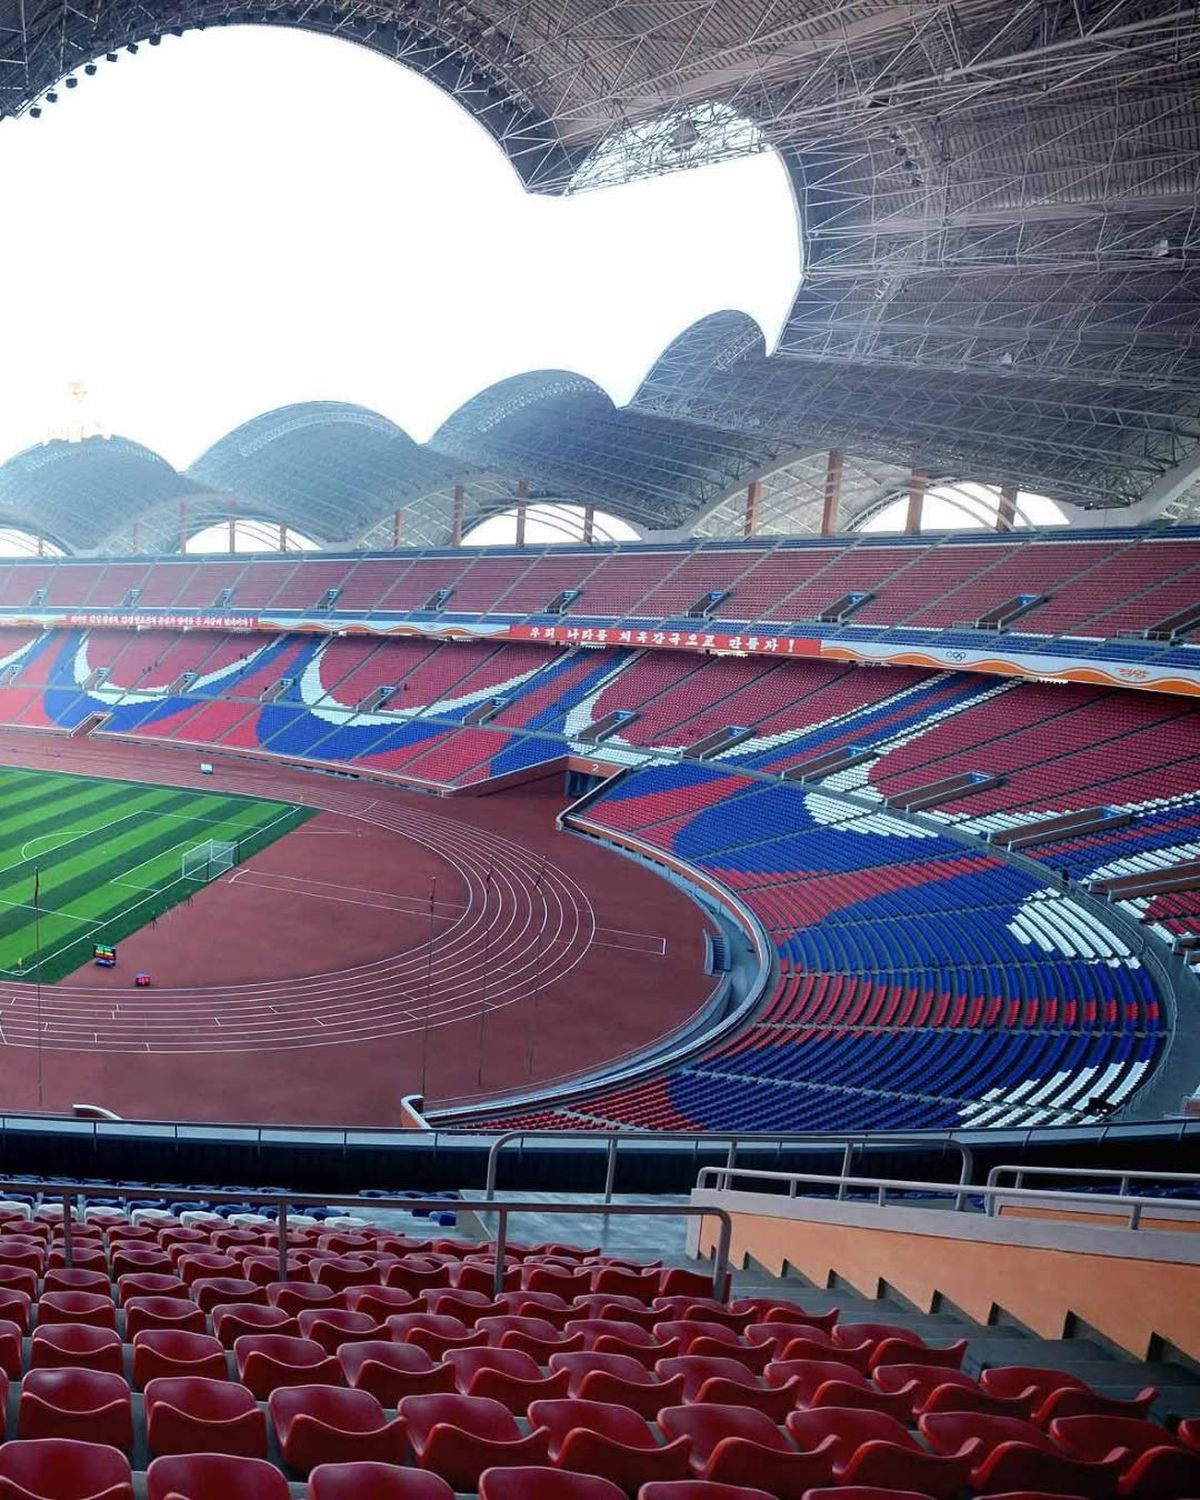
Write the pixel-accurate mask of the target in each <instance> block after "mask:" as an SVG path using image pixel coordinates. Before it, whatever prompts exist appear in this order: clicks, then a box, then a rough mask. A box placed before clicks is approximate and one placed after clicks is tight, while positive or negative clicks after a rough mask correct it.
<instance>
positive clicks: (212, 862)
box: [179, 839, 238, 883]
mask: <svg viewBox="0 0 1200 1500" xmlns="http://www.w3.org/2000/svg"><path fill="white" fill-rule="evenodd" d="M237 862H238V846H237V844H236V843H233V842H231V841H230V840H227V839H205V841H204V842H203V843H202V844H195V845H193V846H192V848H190V849H185V850H184V851H183V854H182V856H181V859H180V871H179V874H180V878H181V879H182V880H195V881H198V882H200V883H203V882H205V881H209V880H216V878H217V876H218V875H224V873H225V871H226V870H232V869H233V867H234V865H236V864H237Z"/></svg>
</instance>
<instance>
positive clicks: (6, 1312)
mask: <svg viewBox="0 0 1200 1500" xmlns="http://www.w3.org/2000/svg"><path fill="white" fill-rule="evenodd" d="M110 1305H111V1304H110ZM32 1307H33V1298H32V1297H31V1296H30V1295H29V1293H28V1292H19V1291H17V1290H16V1289H15V1288H10V1287H5V1288H3V1289H2V1290H0V1322H5V1323H15V1324H16V1326H17V1327H18V1328H19V1329H20V1330H21V1332H22V1333H23V1334H28V1332H29V1325H30V1322H31V1321H32V1320H31V1316H30V1314H31V1310H32ZM113 1327H114V1328H115V1327H116V1323H115V1322H114V1324H113Z"/></svg>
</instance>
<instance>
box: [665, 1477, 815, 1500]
mask: <svg viewBox="0 0 1200 1500" xmlns="http://www.w3.org/2000/svg"><path fill="white" fill-rule="evenodd" d="M839 1493H840V1492H839ZM808 1494H810V1495H811V1494H821V1495H825V1494H828V1491H827V1490H816V1491H814V1490H809V1491H808ZM638 1500H775V1497H774V1496H773V1495H771V1494H769V1493H768V1492H767V1491H766V1490H756V1489H750V1488H749V1487H748V1486H746V1485H744V1484H714V1483H713V1482H712V1481H711V1480H708V1479H664V1480H661V1481H657V1480H656V1481H655V1482H654V1483H653V1484H644V1485H643V1486H642V1487H641V1489H640V1490H639V1491H638Z"/></svg>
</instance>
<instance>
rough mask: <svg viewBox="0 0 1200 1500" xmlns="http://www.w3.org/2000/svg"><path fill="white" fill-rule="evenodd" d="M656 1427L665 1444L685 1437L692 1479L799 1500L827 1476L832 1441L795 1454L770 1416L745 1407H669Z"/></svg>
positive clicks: (780, 1498) (829, 1472) (830, 1470)
mask: <svg viewBox="0 0 1200 1500" xmlns="http://www.w3.org/2000/svg"><path fill="white" fill-rule="evenodd" d="M658 1425H659V1427H660V1428H661V1429H662V1431H663V1433H664V1434H665V1435H666V1437H667V1438H669V1439H675V1438H680V1437H687V1438H691V1440H692V1458H691V1464H692V1472H693V1474H694V1476H695V1477H696V1478H697V1479H710V1480H714V1481H716V1482H717V1483H720V1484H737V1485H750V1486H751V1487H752V1488H757V1487H764V1488H766V1489H768V1490H769V1491H770V1493H772V1494H774V1495H777V1496H778V1497H779V1500H801V1497H802V1496H803V1495H804V1493H805V1491H806V1490H810V1489H813V1488H814V1487H815V1486H816V1485H821V1484H827V1483H828V1482H829V1479H830V1477H831V1474H832V1462H833V1452H834V1449H835V1446H836V1445H835V1442H834V1440H833V1439H832V1438H827V1439H826V1440H825V1441H823V1442H822V1443H820V1444H819V1445H818V1446H817V1447H815V1448H814V1449H813V1450H811V1451H809V1452H804V1453H801V1452H798V1451H797V1449H796V1448H794V1447H793V1446H792V1444H791V1443H790V1442H789V1441H788V1440H787V1438H786V1437H785V1436H784V1434H783V1433H782V1432H781V1431H780V1430H779V1428H778V1427H777V1426H776V1425H775V1423H774V1422H772V1421H771V1419H770V1417H768V1416H766V1415H764V1413H762V1412H760V1411H754V1410H753V1409H752V1408H751V1407H748V1406H704V1405H699V1406H671V1407H668V1408H667V1409H666V1410H665V1411H663V1412H661V1413H660V1414H659V1419H658Z"/></svg>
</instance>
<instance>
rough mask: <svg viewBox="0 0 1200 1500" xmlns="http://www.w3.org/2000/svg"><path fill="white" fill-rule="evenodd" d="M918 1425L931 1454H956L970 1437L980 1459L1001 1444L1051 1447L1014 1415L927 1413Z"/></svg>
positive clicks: (1046, 1440)
mask: <svg viewBox="0 0 1200 1500" xmlns="http://www.w3.org/2000/svg"><path fill="white" fill-rule="evenodd" d="M918 1427H919V1429H920V1432H921V1436H922V1437H923V1438H924V1439H925V1441H926V1442H927V1443H928V1444H929V1446H930V1447H931V1448H932V1449H933V1451H934V1452H935V1453H957V1452H958V1450H959V1449H960V1448H961V1447H962V1445H963V1444H964V1443H966V1442H969V1441H971V1440H972V1439H975V1440H976V1441H978V1442H979V1443H980V1444H981V1453H980V1457H981V1458H982V1457H983V1456H984V1455H985V1454H988V1453H991V1452H992V1450H993V1449H995V1448H998V1447H999V1446H1000V1444H1001V1443H1028V1444H1030V1445H1032V1446H1033V1447H1034V1448H1040V1449H1041V1450H1043V1451H1044V1452H1047V1453H1049V1452H1052V1451H1053V1450H1054V1444H1053V1443H1052V1442H1051V1440H1050V1439H1049V1438H1048V1437H1047V1436H1046V1434H1045V1433H1044V1432H1041V1431H1040V1430H1039V1429H1038V1428H1036V1427H1034V1426H1033V1425H1032V1424H1031V1423H1029V1422H1022V1421H1020V1420H1019V1419H1018V1418H1016V1417H997V1416H993V1415H992V1414H991V1413H990V1412H974V1411H947V1412H931V1413H930V1414H929V1415H928V1416H923V1417H922V1418H921V1419H920V1422H919V1423H918ZM1115 1446H1116V1445H1115V1444H1110V1445H1109V1447H1115ZM1105 1452H1106V1453H1107V1450H1105ZM1089 1456H1090V1455H1089ZM1102 1456H1104V1455H1102Z"/></svg>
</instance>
